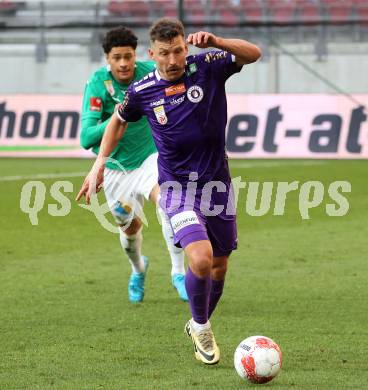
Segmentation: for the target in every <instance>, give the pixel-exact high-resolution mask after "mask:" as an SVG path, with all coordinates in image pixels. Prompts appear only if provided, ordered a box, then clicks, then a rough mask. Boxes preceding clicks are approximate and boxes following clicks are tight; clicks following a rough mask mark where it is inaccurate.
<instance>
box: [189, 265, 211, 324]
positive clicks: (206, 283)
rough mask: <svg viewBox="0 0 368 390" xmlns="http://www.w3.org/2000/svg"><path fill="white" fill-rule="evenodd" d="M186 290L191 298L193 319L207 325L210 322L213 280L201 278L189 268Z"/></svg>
mask: <svg viewBox="0 0 368 390" xmlns="http://www.w3.org/2000/svg"><path fill="white" fill-rule="evenodd" d="M185 288H186V290H187V293H188V297H189V306H190V311H191V312H192V317H193V320H194V321H195V322H197V323H198V324H205V323H206V322H207V320H208V302H209V298H210V291H211V278H210V277H209V276H208V277H206V278H199V277H198V276H196V275H194V273H193V272H192V270H191V269H190V268H189V267H188V271H187V273H186V275H185Z"/></svg>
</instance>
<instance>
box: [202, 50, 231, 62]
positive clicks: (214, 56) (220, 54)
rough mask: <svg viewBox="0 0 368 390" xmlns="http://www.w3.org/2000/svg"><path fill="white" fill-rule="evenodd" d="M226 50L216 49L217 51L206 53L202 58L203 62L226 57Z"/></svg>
mask: <svg viewBox="0 0 368 390" xmlns="http://www.w3.org/2000/svg"><path fill="white" fill-rule="evenodd" d="M226 55H227V51H217V52H214V53H213V52H212V53H207V54H206V56H205V58H204V60H205V62H208V63H210V62H213V61H217V60H223V59H225V58H226Z"/></svg>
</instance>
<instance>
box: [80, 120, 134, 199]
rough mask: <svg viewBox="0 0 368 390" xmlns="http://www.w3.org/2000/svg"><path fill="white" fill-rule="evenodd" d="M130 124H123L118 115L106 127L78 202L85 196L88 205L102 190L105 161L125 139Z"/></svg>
mask: <svg viewBox="0 0 368 390" xmlns="http://www.w3.org/2000/svg"><path fill="white" fill-rule="evenodd" d="M127 126H128V124H127V123H126V122H125V123H121V121H120V119H119V118H118V117H117V115H116V114H113V115H112V117H111V118H110V121H109V123H108V124H107V126H106V130H105V133H104V135H103V137H102V141H101V146H100V152H99V153H98V156H97V158H96V161H95V163H94V164H93V166H92V169H91V171H90V172H89V174H88V175H87V176H86V178H85V179H84V182H83V185H82V187H81V189H80V191H79V193H78V195H77V197H76V200H77V201H78V200H79V199H81V198H82V197H83V196H85V197H86V203H87V204H89V203H90V199H91V195H92V194H93V193H95V192H98V191H99V190H100V189H101V186H102V182H103V171H104V169H105V160H106V158H107V157H109V156H110V154H111V153H112V151H113V150H114V149H115V147H116V146H117V144H118V142H119V140H120V139H121V138H122V137H123V135H124V132H125V130H126V128H127Z"/></svg>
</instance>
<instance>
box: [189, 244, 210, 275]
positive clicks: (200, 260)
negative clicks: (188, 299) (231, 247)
mask: <svg viewBox="0 0 368 390" xmlns="http://www.w3.org/2000/svg"><path fill="white" fill-rule="evenodd" d="M189 262H190V268H191V270H192V271H193V272H194V273H195V274H196V275H198V276H200V277H204V276H208V275H209V273H210V272H211V268H212V253H211V251H210V250H208V249H205V248H203V249H202V248H198V249H196V250H194V251H192V252H191V254H190V258H189Z"/></svg>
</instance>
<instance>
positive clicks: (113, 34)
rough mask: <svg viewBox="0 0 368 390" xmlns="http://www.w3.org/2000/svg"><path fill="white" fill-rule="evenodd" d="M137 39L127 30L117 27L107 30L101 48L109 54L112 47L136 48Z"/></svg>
mask: <svg viewBox="0 0 368 390" xmlns="http://www.w3.org/2000/svg"><path fill="white" fill-rule="evenodd" d="M137 43H138V38H137V37H136V35H135V34H134V33H133V31H132V30H130V29H129V28H126V27H123V26H119V27H116V28H113V29H111V30H109V31H108V32H107V33H106V35H105V36H104V38H103V41H102V47H103V49H104V52H105V54H109V53H110V51H111V49H112V48H113V47H122V46H130V47H132V48H133V49H134V50H135V49H136V48H137Z"/></svg>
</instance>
